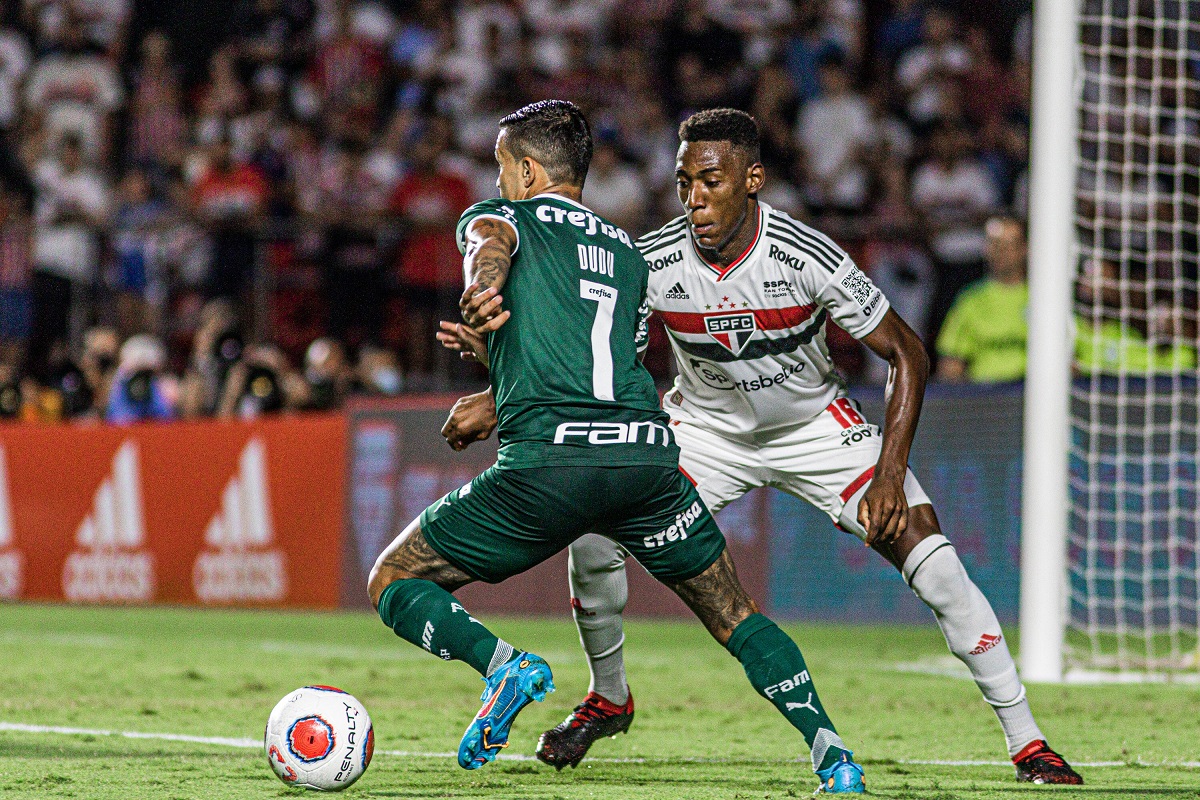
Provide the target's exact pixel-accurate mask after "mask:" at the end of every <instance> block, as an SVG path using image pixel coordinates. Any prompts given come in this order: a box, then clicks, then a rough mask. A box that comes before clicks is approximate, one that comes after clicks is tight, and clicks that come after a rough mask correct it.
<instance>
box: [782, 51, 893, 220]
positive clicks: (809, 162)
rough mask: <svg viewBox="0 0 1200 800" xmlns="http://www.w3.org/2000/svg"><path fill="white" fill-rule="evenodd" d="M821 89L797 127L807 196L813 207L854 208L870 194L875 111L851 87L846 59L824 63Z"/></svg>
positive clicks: (840, 209)
mask: <svg viewBox="0 0 1200 800" xmlns="http://www.w3.org/2000/svg"><path fill="white" fill-rule="evenodd" d="M818 71H819V75H820V86H821V94H820V96H819V97H817V98H816V99H814V100H811V101H810V102H809V103H808V104H807V105H805V106H804V108H803V110H802V111H801V112H800V121H799V124H798V125H797V126H796V139H797V144H798V145H799V146H800V148H801V150H802V152H803V154H804V163H805V165H806V169H805V183H804V194H805V199H806V200H807V201H808V203H809V205H810V206H813V207H815V208H817V209H828V210H831V211H841V212H853V211H857V210H858V209H860V208H862V206H863V204H864V203H865V202H866V199H867V169H866V163H865V159H866V155H867V153H866V150H867V147H868V146H869V145H871V144H872V142H873V141H874V139H875V131H874V129H873V127H872V125H871V111H870V109H869V108H868V106H867V101H866V100H865V99H864V98H863V96H862V95H861V94H859V93H857V92H855V91H853V90H852V89H851V87H850V76H849V75H848V74H847V72H846V67H845V64H844V62H843V61H842V60H841V59H840V58H836V57H829V58H826V59H825V60H823V61H822V62H821V64H820V67H819V70H818Z"/></svg>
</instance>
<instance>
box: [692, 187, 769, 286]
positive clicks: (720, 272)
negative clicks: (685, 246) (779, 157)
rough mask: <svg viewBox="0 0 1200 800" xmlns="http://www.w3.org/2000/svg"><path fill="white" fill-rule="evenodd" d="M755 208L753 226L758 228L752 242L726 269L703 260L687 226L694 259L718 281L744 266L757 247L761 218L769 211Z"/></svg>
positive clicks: (761, 206)
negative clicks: (714, 275) (710, 271)
mask: <svg viewBox="0 0 1200 800" xmlns="http://www.w3.org/2000/svg"><path fill="white" fill-rule="evenodd" d="M756 206H757V208H756V213H757V214H758V218H757V219H756V220H755V225H757V226H758V227H757V228H755V230H754V240H753V241H751V242H750V244H749V245H748V246H747V247H746V249H745V250H743V251H742V254H741V255H740V256H738V257H737V258H735V259H734V260H733V261H732V262H730V264H729V266H727V267H721V266H719V265H717V264H712V263H710V262H709V260H708V259H707V258H705V257H704V256H703V255H701V254H700V248H699V247H697V246H696V239H695V238H694V237H693V236H692V230H691V226H690V225H689V226H688V241H689V242H691V243H692V250H693V251H694V252H695V253H696V258H698V259H700V263H701V264H703V265H704V266H706V267H708V268H709V269H710V270H712V271H713V272H714V273H715V274H716V276H717V280H718V281H723V280H725V278H726V277H728V276H729V275H730V273H732V272H733V271H734V270H735V269H737V268H738V267H740V266H741V265H742V264H744V263H745V262H746V259H747V258H749V257H750V254H751V253H753V252H754V248H755V247H757V246H758V241H759V239H761V238H762V231H763V217H764V216H765V214H766V212H767V211H769V210H770V209H764V207H763V204H762V203H757V204H756Z"/></svg>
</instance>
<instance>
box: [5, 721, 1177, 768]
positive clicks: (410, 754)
mask: <svg viewBox="0 0 1200 800" xmlns="http://www.w3.org/2000/svg"><path fill="white" fill-rule="evenodd" d="M4 731H9V732H12V733H43V734H44V733H49V734H59V735H63V736H117V737H120V738H123V739H150V740H154V741H162V742H187V743H190V744H209V745H217V746H219V747H235V748H240V749H243V750H255V749H258V748H261V747H262V746H263V744H262V741H261V740H259V739H241V738H234V737H229V736H191V735H189V734H184V733H144V732H141V731H112V730H104V729H101V728H71V727H61V726H55V725H28V724H25V723H22V722H0V732H4ZM375 752H376V754H381V755H386V756H395V757H398V758H455V757H456V754H455V753H431V752H419V751H414V750H376V751H375ZM500 759H501V760H502V761H535V760H536V759H535V758H534V757H533V756H527V755H521V754H519V753H512V754H508V753H502V754H501V755H500ZM801 760H802V759H763V758H589V759H588V761H591V762H593V763H601V764H670V763H683V762H687V763H692V764H724V763H730V762H733V763H761V764H793V763H798V762H800V761H801ZM868 763H870V762H868ZM888 763H896V764H905V765H912V766H937V767H1011V766H1012V763H1011V762H1008V761H974V760H964V761H956V760H944V759H905V758H899V759H894V760H891V761H889V762H888ZM1130 763H1133V764H1136V765H1137V766H1145V767H1170V768H1176V769H1200V761H1162V762H1150V761H1142V760H1141V759H1138V760H1137V761H1134V762H1127V761H1091V762H1079V763H1076V764H1075V766H1077V767H1088V768H1094V767H1125V766H1129V765H1130Z"/></svg>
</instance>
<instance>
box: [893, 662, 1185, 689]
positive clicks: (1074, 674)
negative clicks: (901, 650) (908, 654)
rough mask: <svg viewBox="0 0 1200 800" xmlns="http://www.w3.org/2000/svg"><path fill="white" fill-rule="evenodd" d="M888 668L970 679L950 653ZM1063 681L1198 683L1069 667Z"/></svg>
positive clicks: (1175, 676)
mask: <svg viewBox="0 0 1200 800" xmlns="http://www.w3.org/2000/svg"><path fill="white" fill-rule="evenodd" d="M884 668H885V669H888V670H890V671H892V672H910V673H915V674H918V675H937V676H940V677H943V678H955V679H958V680H964V681H969V680H973V679H972V677H971V673H970V671H969V670H968V669H967V668H966V666H964V665H963V663H962V662H961V661H959V660H958V659H957V658H955V657H954V656H951V655H945V656H931V657H929V658H923V659H920V660H918V661H902V662H899V663H895V664H890V665H887V666H885V667H884ZM1063 682H1064V683H1066V684H1070V685H1072V686H1103V685H1114V684H1117V685H1125V684H1151V685H1154V686H1186V687H1188V688H1192V687H1195V686H1196V685H1197V684H1200V673H1190V672H1173V673H1170V674H1166V673H1161V672H1109V671H1106V670H1080V669H1073V670H1070V671H1068V672H1067V674H1066V675H1065V676H1064V678H1063Z"/></svg>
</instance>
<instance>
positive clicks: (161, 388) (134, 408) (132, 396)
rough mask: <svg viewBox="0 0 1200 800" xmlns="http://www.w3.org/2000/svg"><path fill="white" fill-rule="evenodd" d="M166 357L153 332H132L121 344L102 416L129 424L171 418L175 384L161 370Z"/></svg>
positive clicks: (176, 397)
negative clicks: (140, 333)
mask: <svg viewBox="0 0 1200 800" xmlns="http://www.w3.org/2000/svg"><path fill="white" fill-rule="evenodd" d="M166 360H167V352H166V348H164V347H163V344H162V342H160V341H159V340H158V339H156V338H155V337H153V336H146V335H144V334H142V335H138V336H132V337H130V338H129V339H128V340H127V341H126V342H125V344H123V345H121V353H120V356H119V358H118V361H117V372H116V375H115V376H114V377H113V381H112V389H111V391H110V393H109V396H108V409H107V411H106V412H105V414H104V420H105V421H106V422H114V423H117V424H128V423H130V422H143V421H147V420H170V419H174V418H175V416H176V411H175V407H176V401H177V399H178V391H177V390H178V386H177V384H176V383H175V380H174V379H173V378H172V377H171V376H170V375H169V374H167V373H166V372H164V368H165V367H166Z"/></svg>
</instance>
